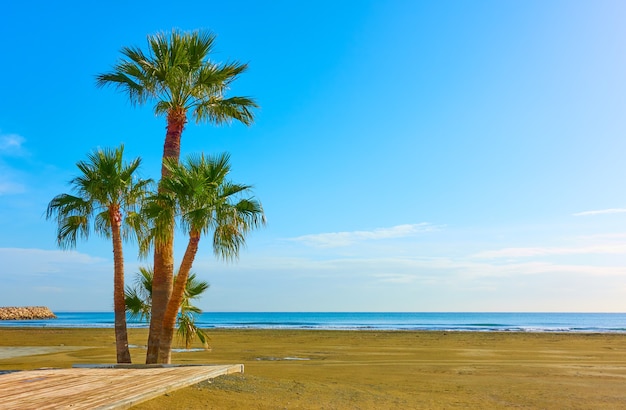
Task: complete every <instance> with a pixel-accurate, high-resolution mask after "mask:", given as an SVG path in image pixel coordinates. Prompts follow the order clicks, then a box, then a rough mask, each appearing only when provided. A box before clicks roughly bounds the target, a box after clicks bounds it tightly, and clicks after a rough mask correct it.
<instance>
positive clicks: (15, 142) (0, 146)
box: [0, 134, 26, 155]
mask: <svg viewBox="0 0 626 410" xmlns="http://www.w3.org/2000/svg"><path fill="white" fill-rule="evenodd" d="M24 142H26V139H25V138H24V137H22V136H20V135H17V134H4V135H0V154H2V155H21V154H23V153H24V149H23V147H22V146H23V144H24Z"/></svg>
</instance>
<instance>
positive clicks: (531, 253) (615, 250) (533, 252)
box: [473, 244, 626, 259]
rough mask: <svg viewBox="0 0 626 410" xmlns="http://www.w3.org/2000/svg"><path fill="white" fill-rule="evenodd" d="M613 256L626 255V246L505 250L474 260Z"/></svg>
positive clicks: (493, 251) (479, 256) (488, 252)
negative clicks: (592, 255)
mask: <svg viewBox="0 0 626 410" xmlns="http://www.w3.org/2000/svg"><path fill="white" fill-rule="evenodd" d="M589 254H612V255H626V244H603V245H594V246H581V247H529V248H504V249H498V250H492V251H484V252H479V253H477V254H474V255H473V257H474V258H480V259H498V258H530V257H535V256H555V255H589Z"/></svg>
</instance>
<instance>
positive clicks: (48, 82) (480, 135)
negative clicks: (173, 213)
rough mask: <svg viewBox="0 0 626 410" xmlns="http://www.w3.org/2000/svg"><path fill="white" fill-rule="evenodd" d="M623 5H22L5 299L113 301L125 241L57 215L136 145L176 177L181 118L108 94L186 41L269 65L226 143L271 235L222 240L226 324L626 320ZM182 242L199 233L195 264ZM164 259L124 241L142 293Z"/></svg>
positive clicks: (0, 174)
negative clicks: (99, 158)
mask: <svg viewBox="0 0 626 410" xmlns="http://www.w3.org/2000/svg"><path fill="white" fill-rule="evenodd" d="M625 17H626V5H625V4H624V3H623V2H620V1H599V2H586V1H548V2H546V1H525V2H502V1H473V2H465V1H447V2H435V1H430V2H427V1H423V2H415V1H400V0H396V1H384V2H383V1H374V0H372V1H366V0H363V1H345V2H332V1H315V2H293V1H272V2H252V1H241V2H213V1H205V2H200V1H197V2H190V1H179V2H177V3H176V6H175V7H172V6H171V3H169V2H163V1H151V2H141V1H138V2H133V3H132V4H130V5H128V4H126V2H121V1H118V2H111V3H109V4H107V5H106V7H103V6H102V5H98V6H95V5H91V4H90V2H67V1H65V2H64V1H61V2H39V1H25V2H19V3H18V2H10V3H9V4H5V5H4V6H3V11H2V13H1V14H0V36H1V37H2V38H3V40H2V57H1V59H0V61H1V63H2V64H0V90H2V91H1V94H0V95H1V96H2V98H0V261H1V262H0V281H1V283H2V286H0V305H30V304H37V305H48V306H49V307H51V308H52V309H53V310H57V311H81V310H90V311H106V310H111V308H112V269H113V268H112V252H111V246H110V244H109V242H107V241H106V240H103V239H98V238H96V237H92V238H90V240H89V242H81V243H79V244H78V246H77V248H76V249H75V250H74V251H71V252H68V251H61V250H58V249H57V248H56V244H55V226H54V224H53V223H52V222H50V221H46V220H45V218H44V217H43V213H44V211H45V208H46V205H47V203H48V202H49V201H50V199H51V198H52V197H54V196H55V195H57V194H59V193H62V192H67V190H68V185H67V182H68V181H69V179H70V178H71V177H72V176H73V175H74V174H75V173H76V168H75V163H76V162H77V161H79V160H81V159H83V158H84V157H85V155H86V154H87V153H88V152H89V151H91V150H93V149H94V148H97V147H115V146H117V145H119V144H120V143H124V144H125V147H126V153H127V155H128V158H131V157H136V156H141V157H142V158H143V168H142V173H143V175H144V176H146V177H155V178H156V177H157V176H158V173H159V169H160V158H161V154H162V146H163V139H164V127H165V119H164V118H162V117H155V115H154V114H153V111H152V107H151V106H146V107H141V108H136V107H131V106H130V104H129V103H128V101H127V100H126V98H125V96H124V95H122V94H120V93H117V92H115V90H113V89H97V88H96V87H95V81H94V77H95V75H96V74H99V73H102V72H106V71H108V70H109V69H110V68H111V67H112V65H113V64H114V63H115V62H116V61H117V59H118V58H119V56H120V54H119V50H120V48H121V47H123V46H131V45H135V46H140V47H144V46H145V44H146V36H147V35H149V34H153V33H156V32H158V31H167V30H171V29H172V28H180V29H183V30H193V29H207V30H210V31H213V32H214V33H215V34H217V36H218V38H217V46H216V53H215V55H214V59H215V60H216V61H232V60H237V61H241V62H247V63H249V65H250V69H249V71H248V72H247V73H246V74H245V75H243V76H242V77H241V78H240V79H239V80H238V81H237V82H236V83H235V84H234V85H233V88H232V90H231V95H248V96H253V97H254V98H256V99H257V101H258V102H259V104H260V105H261V109H260V110H258V112H257V120H256V123H255V124H254V125H253V126H252V127H249V128H247V127H244V126H241V125H237V124H233V125H232V126H230V127H219V128H216V127H213V126H210V125H206V124H205V125H194V124H189V125H188V126H187V128H186V130H185V132H184V134H183V139H182V152H183V155H185V154H189V153H196V152H200V151H204V152H207V153H219V152H223V151H228V152H230V153H231V156H232V163H233V179H234V180H235V181H238V182H243V183H251V184H254V186H255V193H256V195H257V197H258V198H259V199H260V200H261V201H262V203H263V206H264V208H265V211H266V214H267V218H268V225H267V227H266V228H264V229H262V230H260V231H257V232H254V233H252V234H251V235H250V237H249V239H248V246H247V248H246V249H245V250H244V251H243V252H242V254H241V257H240V259H239V261H237V262H236V263H223V262H220V261H217V260H215V258H214V257H213V255H212V252H211V248H210V241H208V240H206V241H204V242H203V243H201V254H200V255H199V256H198V258H197V262H196V266H195V271H196V272H197V273H198V274H199V276H200V277H202V278H203V279H205V280H207V281H209V282H210V283H211V288H210V290H209V291H208V292H207V294H206V296H205V297H204V299H202V301H201V302H200V303H199V305H200V306H201V307H202V308H204V309H205V310H208V311H594V312H595V311H599V312H604V311H606V312H612V311H616V312H624V311H626V298H625V297H624V296H625V295H626V191H625V190H624V185H625V183H624V177H625V174H626V172H625V171H626V168H625V165H624V163H625V162H624V160H623V158H624V152H626V139H625V138H624V135H626V26H624V24H623V21H624V18H625ZM183 246H184V238H183V237H182V236H181V237H180V238H179V239H178V240H177V254H178V257H179V258H180V256H181V254H182V249H183ZM148 262H149V261H141V260H138V259H137V256H136V248H135V247H134V246H133V245H132V244H128V246H127V247H126V269H127V281H128V282H130V283H132V280H133V272H134V271H136V269H137V267H138V266H139V265H140V264H143V263H148Z"/></svg>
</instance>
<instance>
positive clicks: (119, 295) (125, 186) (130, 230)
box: [46, 145, 151, 363]
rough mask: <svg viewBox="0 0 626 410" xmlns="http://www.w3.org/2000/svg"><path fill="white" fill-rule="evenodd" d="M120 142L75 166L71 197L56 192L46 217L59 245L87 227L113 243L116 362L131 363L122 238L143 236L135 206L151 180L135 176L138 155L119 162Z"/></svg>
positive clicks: (71, 243)
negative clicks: (52, 221)
mask: <svg viewBox="0 0 626 410" xmlns="http://www.w3.org/2000/svg"><path fill="white" fill-rule="evenodd" d="M123 154H124V146H123V145H122V146H120V147H119V148H116V149H114V150H111V149H100V150H97V151H94V152H92V153H90V154H88V156H87V160H86V161H79V162H78V163H77V164H76V165H77V167H78V169H79V170H80V175H79V176H77V177H75V178H73V179H72V180H71V181H70V186H71V189H72V191H73V192H74V193H75V195H70V194H60V195H57V196H56V197H54V198H53V199H52V201H50V203H49V204H48V208H47V210H46V218H48V219H50V218H54V219H56V222H57V242H58V245H59V247H61V248H62V249H67V248H74V247H75V246H76V241H77V238H78V237H82V238H84V239H87V238H88V237H89V233H90V231H91V230H92V229H93V230H94V231H95V233H97V234H99V235H101V236H104V237H105V238H110V239H111V240H112V244H113V266H114V275H113V306H114V312H115V342H116V350H117V362H118V363H130V362H131V358H130V352H129V350H128V336H127V330H126V314H125V304H124V254H123V249H122V241H123V240H124V239H128V238H129V237H131V236H133V235H141V232H142V231H143V223H142V222H143V219H142V217H141V216H140V214H139V213H138V212H137V207H138V205H139V204H140V202H141V201H142V199H143V198H144V197H145V195H146V193H147V190H148V186H149V184H150V183H151V181H150V180H142V179H138V178H137V175H136V172H137V169H138V168H139V166H140V164H141V160H140V159H139V158H136V159H134V160H133V161H131V162H130V163H125V162H124V161H123Z"/></svg>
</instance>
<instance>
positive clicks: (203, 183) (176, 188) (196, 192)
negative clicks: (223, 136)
mask: <svg viewBox="0 0 626 410" xmlns="http://www.w3.org/2000/svg"><path fill="white" fill-rule="evenodd" d="M229 159H230V157H229V155H228V154H222V155H219V156H216V157H205V156H204V155H199V156H189V157H188V158H187V159H186V161H185V162H184V163H183V164H179V163H177V162H175V161H166V163H165V166H166V167H167V169H168V176H167V177H166V178H164V179H163V180H162V181H161V184H162V186H163V188H164V192H165V193H162V194H160V195H159V196H160V197H161V198H156V201H149V203H152V204H156V206H154V207H151V206H150V205H149V206H148V207H147V208H146V209H147V211H148V214H149V217H150V219H152V220H156V222H155V226H159V222H158V221H159V220H160V219H161V220H166V221H167V220H170V216H169V212H171V210H172V208H174V209H175V211H176V213H177V214H178V215H179V216H180V225H181V227H182V228H183V230H184V231H185V232H186V233H187V235H188V243H187V248H186V250H185V254H184V256H183V259H182V261H181V264H180V268H179V269H178V276H177V280H176V283H174V288H173V291H172V295H171V297H170V299H169V302H168V305H167V309H166V311H165V315H164V317H163V327H162V330H161V337H160V349H159V357H158V361H159V362H160V363H169V362H170V356H171V345H172V339H173V333H174V325H175V323H176V318H177V313H178V311H179V309H180V306H181V303H182V301H183V297H184V290H185V288H184V285H185V283H186V280H187V276H188V274H189V272H190V270H191V268H192V265H193V261H194V259H195V256H196V254H197V252H198V246H199V243H200V239H201V237H202V236H203V235H207V234H210V233H212V234H213V252H214V253H215V254H216V255H217V256H218V257H220V258H222V259H227V260H228V259H234V258H237V257H238V255H239V249H240V248H241V246H243V245H244V244H245V237H246V234H247V233H248V232H249V231H250V230H251V229H254V228H256V227H258V226H260V225H263V224H264V223H265V215H264V213H263V208H262V207H261V204H260V203H259V202H258V201H257V200H255V199H253V198H250V197H248V198H241V196H243V195H248V194H250V192H251V186H249V185H242V184H235V183H232V182H230V181H229V180H228V179H227V177H228V174H229V172H230V163H229ZM163 197H166V198H163ZM168 198H169V199H168ZM163 203H166V204H168V205H167V206H165V207H160V206H159V205H160V204H163ZM172 203H173V204H174V206H172ZM159 209H160V210H162V212H164V213H165V214H167V216H166V217H162V216H161V214H160V213H159ZM164 231H165V232H166V234H168V233H169V230H167V229H166V230H164ZM163 239H164V238H161V240H163ZM156 240H159V238H156Z"/></svg>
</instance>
